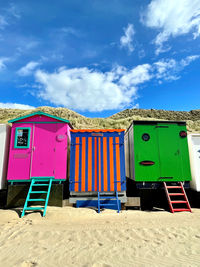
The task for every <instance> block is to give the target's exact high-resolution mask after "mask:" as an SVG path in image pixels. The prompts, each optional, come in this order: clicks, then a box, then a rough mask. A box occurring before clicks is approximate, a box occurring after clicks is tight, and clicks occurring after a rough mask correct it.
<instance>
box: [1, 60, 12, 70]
mask: <svg viewBox="0 0 200 267" xmlns="http://www.w3.org/2000/svg"><path fill="white" fill-rule="evenodd" d="M9 60H10V58H8V57H1V58H0V71H2V70H4V69H6V64H5V62H6V61H9Z"/></svg>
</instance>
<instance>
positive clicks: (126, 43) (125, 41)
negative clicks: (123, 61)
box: [120, 24, 135, 52]
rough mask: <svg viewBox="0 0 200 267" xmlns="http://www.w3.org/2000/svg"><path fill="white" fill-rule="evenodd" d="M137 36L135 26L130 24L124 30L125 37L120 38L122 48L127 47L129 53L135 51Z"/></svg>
mask: <svg viewBox="0 0 200 267" xmlns="http://www.w3.org/2000/svg"><path fill="white" fill-rule="evenodd" d="M134 34H135V31H134V27H133V24H128V26H127V27H126V28H125V29H124V35H123V36H122V37H121V38H120V45H121V47H125V48H127V49H128V50H129V52H133V51H134V47H133V44H132V42H133V36H134Z"/></svg>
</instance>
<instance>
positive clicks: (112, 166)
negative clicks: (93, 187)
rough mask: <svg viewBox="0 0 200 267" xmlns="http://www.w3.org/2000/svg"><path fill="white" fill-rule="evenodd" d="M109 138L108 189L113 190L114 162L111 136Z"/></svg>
mask: <svg viewBox="0 0 200 267" xmlns="http://www.w3.org/2000/svg"><path fill="white" fill-rule="evenodd" d="M109 140H110V145H109V148H110V190H111V191H114V190H115V188H114V162H113V137H109Z"/></svg>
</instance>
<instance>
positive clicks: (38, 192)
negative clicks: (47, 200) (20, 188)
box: [30, 191, 47, 194]
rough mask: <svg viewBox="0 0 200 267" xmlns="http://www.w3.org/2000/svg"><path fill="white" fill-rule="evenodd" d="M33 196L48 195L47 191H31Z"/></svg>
mask: <svg viewBox="0 0 200 267" xmlns="http://www.w3.org/2000/svg"><path fill="white" fill-rule="evenodd" d="M30 193H31V194H41V193H47V191H31V192H30Z"/></svg>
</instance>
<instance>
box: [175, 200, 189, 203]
mask: <svg viewBox="0 0 200 267" xmlns="http://www.w3.org/2000/svg"><path fill="white" fill-rule="evenodd" d="M171 203H187V201H185V200H172V201H171Z"/></svg>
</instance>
